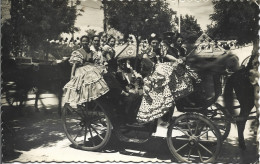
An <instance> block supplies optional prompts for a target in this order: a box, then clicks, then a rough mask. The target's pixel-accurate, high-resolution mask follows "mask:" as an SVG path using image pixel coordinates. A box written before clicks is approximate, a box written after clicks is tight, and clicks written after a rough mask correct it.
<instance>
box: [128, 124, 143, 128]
mask: <svg viewBox="0 0 260 164" xmlns="http://www.w3.org/2000/svg"><path fill="white" fill-rule="evenodd" d="M147 125H148V124H147V123H146V124H142V123H140V124H139V123H133V124H126V126H127V127H131V128H145V127H147Z"/></svg>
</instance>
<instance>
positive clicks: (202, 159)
mask: <svg viewBox="0 0 260 164" xmlns="http://www.w3.org/2000/svg"><path fill="white" fill-rule="evenodd" d="M198 155H199V157H200V160H201V162H203V158H202V156H201V153H200V151H199V150H198Z"/></svg>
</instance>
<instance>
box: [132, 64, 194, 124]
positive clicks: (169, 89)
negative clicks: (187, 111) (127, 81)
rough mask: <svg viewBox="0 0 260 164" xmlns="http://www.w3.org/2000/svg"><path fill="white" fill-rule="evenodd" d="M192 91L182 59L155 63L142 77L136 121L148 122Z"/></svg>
mask: <svg viewBox="0 0 260 164" xmlns="http://www.w3.org/2000/svg"><path fill="white" fill-rule="evenodd" d="M191 92H193V85H192V79H191V75H190V73H189V72H188V71H187V70H186V67H185V65H184V63H183V62H182V60H180V59H178V60H176V61H173V62H172V61H171V62H170V61H166V62H164V63H158V64H156V65H155V69H154V71H153V72H152V73H151V74H150V75H149V76H148V77H146V78H144V87H143V93H144V94H143V98H142V102H141V105H140V108H139V111H138V113H137V117H136V119H137V121H138V122H144V123H146V122H150V121H153V120H154V119H157V118H160V117H162V116H163V115H164V114H166V113H167V112H168V111H169V109H170V108H172V107H174V105H175V102H174V101H175V100H176V99H179V98H181V97H185V96H187V95H188V94H190V93H191Z"/></svg>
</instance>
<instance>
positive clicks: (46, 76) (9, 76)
mask: <svg viewBox="0 0 260 164" xmlns="http://www.w3.org/2000/svg"><path fill="white" fill-rule="evenodd" d="M22 59H23V60H18V59H17V58H15V59H13V58H7V59H6V58H4V59H3V63H2V72H3V73H2V79H3V83H2V87H3V90H2V92H3V93H5V97H6V101H7V103H8V104H9V106H11V107H13V108H16V109H21V108H22V107H24V105H25V103H26V101H27V100H28V94H29V93H30V92H31V91H32V92H33V93H35V94H36V98H35V108H36V110H37V109H38V107H37V101H38V99H39V94H40V93H41V92H42V91H43V90H44V91H51V92H53V93H55V94H57V95H58V97H59V99H60V104H61V98H62V88H63V86H64V85H65V83H66V82H67V81H68V80H69V74H70V70H71V66H70V64H69V62H68V61H67V60H64V61H62V62H61V63H55V62H44V63H33V62H32V60H25V59H29V58H22Z"/></svg>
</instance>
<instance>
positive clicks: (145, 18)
mask: <svg viewBox="0 0 260 164" xmlns="http://www.w3.org/2000/svg"><path fill="white" fill-rule="evenodd" d="M103 3H104V4H105V5H104V6H105V10H106V13H107V15H106V18H107V23H108V25H109V26H110V27H111V28H114V29H115V30H118V31H120V32H121V33H123V34H124V35H125V36H128V34H130V33H132V34H134V35H136V36H142V37H144V38H147V37H149V36H150V34H151V33H157V34H161V33H163V32H165V31H170V30H172V27H173V24H172V23H173V22H172V15H173V14H174V13H175V12H174V11H173V10H172V9H170V8H169V4H168V3H166V2H165V1H164V0H156V1H139V0H132V1H131V2H128V1H120V0H114V1H103Z"/></svg>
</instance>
